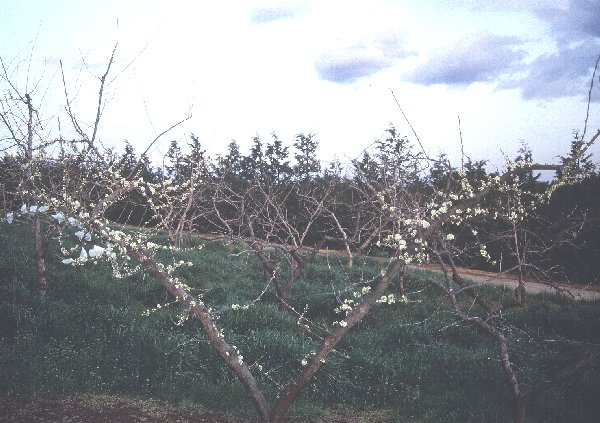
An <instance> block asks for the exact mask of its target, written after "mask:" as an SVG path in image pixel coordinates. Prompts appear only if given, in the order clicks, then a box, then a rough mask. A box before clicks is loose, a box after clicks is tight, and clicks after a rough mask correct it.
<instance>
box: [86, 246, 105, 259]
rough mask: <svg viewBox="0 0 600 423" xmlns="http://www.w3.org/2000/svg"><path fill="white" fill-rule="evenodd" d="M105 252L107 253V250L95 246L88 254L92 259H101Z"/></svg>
mask: <svg viewBox="0 0 600 423" xmlns="http://www.w3.org/2000/svg"><path fill="white" fill-rule="evenodd" d="M105 251H106V249H105V248H102V247H100V246H98V245H94V246H93V247H92V248H91V249H90V251H89V252H88V254H89V256H90V257H92V258H95V257H100V256H101V255H102V254H104V252H105Z"/></svg>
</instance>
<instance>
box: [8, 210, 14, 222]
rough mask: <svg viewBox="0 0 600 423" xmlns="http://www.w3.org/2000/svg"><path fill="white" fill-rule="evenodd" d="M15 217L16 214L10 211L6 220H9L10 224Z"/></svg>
mask: <svg viewBox="0 0 600 423" xmlns="http://www.w3.org/2000/svg"><path fill="white" fill-rule="evenodd" d="M13 218H14V216H13V214H12V212H10V213H6V221H7V222H8V223H9V224H11V223H13Z"/></svg>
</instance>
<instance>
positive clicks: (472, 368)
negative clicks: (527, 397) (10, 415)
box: [0, 224, 600, 422]
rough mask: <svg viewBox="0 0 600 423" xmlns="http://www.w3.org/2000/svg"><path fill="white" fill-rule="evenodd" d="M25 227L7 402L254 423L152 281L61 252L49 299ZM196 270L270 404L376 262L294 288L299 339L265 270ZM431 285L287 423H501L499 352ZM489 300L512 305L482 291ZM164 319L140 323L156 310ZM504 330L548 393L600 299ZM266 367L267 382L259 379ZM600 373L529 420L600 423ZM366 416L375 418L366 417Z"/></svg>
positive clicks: (415, 282) (12, 278)
mask: <svg viewBox="0 0 600 423" xmlns="http://www.w3.org/2000/svg"><path fill="white" fill-rule="evenodd" d="M31 244H32V243H31V240H30V236H29V229H28V228H27V227H26V226H24V225H22V226H19V225H12V226H10V227H9V226H8V225H5V224H2V225H0V251H1V253H0V393H1V394H2V395H4V396H7V395H8V396H18V397H19V398H26V399H30V398H46V397H64V396H67V395H73V394H110V395H123V396H127V397H131V396H134V397H137V398H147V399H150V398H152V399H155V400H160V401H167V402H169V403H171V404H173V405H174V406H178V407H186V408H190V407H191V408H204V409H210V410H215V411H217V412H219V411H220V412H226V413H229V414H233V415H237V416H240V417H252V416H254V410H253V408H252V405H251V404H250V401H249V400H248V399H247V397H246V394H245V392H244V391H243V389H242V387H241V385H240V384H239V383H238V382H237V380H236V379H235V377H234V376H233V375H232V373H230V372H229V371H228V370H227V369H226V368H225V367H224V366H223V365H222V364H221V362H220V360H219V358H218V357H217V355H216V353H214V352H213V351H212V350H211V348H210V346H209V345H208V343H207V341H206V338H205V337H204V335H203V333H202V332H201V330H200V329H199V326H198V324H197V323H196V322H195V321H194V320H193V319H190V320H188V321H185V322H183V323H181V322H180V321H181V316H182V310H181V308H180V307H178V306H177V305H168V304H169V303H172V301H173V299H172V298H169V297H168V296H167V295H166V294H165V292H164V291H163V289H162V288H161V287H160V286H159V285H158V283H157V282H155V281H154V280H152V278H150V277H149V276H148V275H147V274H144V273H138V274H135V275H133V276H130V277H128V278H125V279H115V278H113V277H112V276H111V273H110V271H109V268H108V265H106V264H97V265H90V266H85V267H70V266H66V265H63V264H62V263H61V262H60V260H61V257H59V255H58V248H57V247H56V246H55V245H52V246H51V247H50V249H49V252H48V257H49V266H48V267H49V290H48V294H47V298H46V299H45V300H43V301H41V300H39V299H38V298H36V296H35V295H34V294H32V292H33V288H32V287H33V283H34V279H35V274H34V266H33V258H32V257H33V250H32V247H31ZM179 259H184V260H189V261H191V262H193V263H194V266H193V267H189V268H183V269H181V270H180V271H179V272H180V277H181V278H182V279H184V280H185V282H186V283H187V284H188V285H190V286H192V287H194V288H195V290H196V291H195V292H196V293H197V294H198V295H200V294H201V295H202V296H203V298H204V301H205V302H206V303H208V304H210V305H211V307H212V308H213V309H214V310H216V312H217V313H218V314H219V320H218V324H219V325H220V326H221V327H223V328H224V332H225V336H226V338H227V339H228V340H229V341H230V342H231V343H232V344H234V345H236V346H237V347H238V348H239V350H240V352H241V353H242V354H243V355H244V360H245V361H246V362H247V363H249V364H255V366H254V367H253V369H254V371H255V373H256V375H258V376H257V377H258V379H259V381H260V383H261V385H262V386H263V387H264V388H265V390H266V391H267V394H268V395H271V396H272V395H273V394H274V392H275V387H276V386H277V385H278V384H282V383H284V382H285V381H287V380H288V379H289V378H290V376H291V375H292V374H294V373H296V372H297V371H298V370H299V369H300V368H301V366H302V364H301V361H302V359H303V358H304V357H305V356H306V355H307V354H309V353H310V352H311V351H312V350H314V349H315V346H316V345H317V343H318V334H319V331H321V330H323V329H321V328H322V327H323V325H325V324H326V323H331V322H332V321H333V320H335V319H336V315H335V313H334V309H335V307H336V306H337V303H336V298H335V295H334V292H335V291H336V290H339V289H341V288H343V287H344V286H346V285H347V284H348V283H351V282H357V281H360V280H364V281H368V280H370V279H371V278H373V277H374V276H375V275H377V274H379V272H380V270H381V269H380V266H381V264H380V263H369V262H362V263H357V264H356V265H355V266H354V267H353V268H352V269H351V270H347V269H346V270H343V269H342V268H340V267H338V266H336V263H335V262H334V261H335V260H336V259H335V258H331V257H329V258H327V257H322V258H319V260H317V262H316V263H314V264H313V265H311V266H310V267H309V268H308V269H307V271H306V272H305V277H304V278H303V279H302V280H300V281H298V282H297V284H296V285H295V286H294V288H293V289H292V292H291V296H290V303H291V304H292V305H293V306H294V308H295V309H296V310H297V311H298V312H299V313H303V315H304V317H306V318H308V320H310V321H311V322H312V326H311V328H312V331H311V332H307V331H302V330H299V325H298V318H299V316H298V315H296V314H293V313H291V314H289V315H287V316H285V315H282V313H281V312H279V311H278V309H277V306H276V297H275V293H274V291H273V290H272V289H271V288H269V289H268V290H267V291H266V292H265V294H264V295H263V296H262V298H261V301H259V302H257V303H256V304H254V305H252V306H250V307H248V308H247V309H244V308H239V309H232V307H231V306H232V305H233V304H240V305H244V304H249V303H250V302H251V301H252V300H254V299H255V298H256V297H258V296H259V295H260V293H261V292H262V291H263V289H264V288H265V282H264V280H263V273H262V268H261V267H260V264H259V263H258V261H257V260H256V259H255V258H254V257H253V256H252V255H251V254H248V253H246V252H244V251H242V250H241V249H240V248H239V247H236V246H234V247H233V248H232V247H231V246H224V245H223V243H222V242H218V241H206V242H205V243H204V247H203V248H202V249H201V250H197V251H187V252H183V253H181V257H177V260H179ZM432 277H436V276H435V275H433V274H430V273H426V272H425V273H423V272H421V273H418V272H414V273H410V274H409V275H408V278H407V281H406V285H407V290H408V298H409V300H410V302H408V303H403V302H398V303H395V304H392V305H385V306H384V305H381V306H377V307H375V308H374V310H373V311H372V312H371V314H369V315H368V316H367V318H366V319H365V320H364V321H363V322H362V323H361V324H360V326H359V327H357V328H355V329H354V330H353V331H352V333H351V335H350V336H348V337H347V338H346V339H344V340H343V341H342V342H341V343H340V344H339V346H338V347H337V349H336V353H335V354H333V355H332V356H330V358H329V359H328V360H327V362H326V363H325V365H324V366H323V367H322V369H321V370H320V371H319V373H317V377H316V379H315V380H314V383H313V384H312V385H311V386H310V387H309V389H308V390H307V391H306V392H305V394H304V395H303V396H302V397H301V398H300V400H299V401H297V403H296V404H295V405H294V407H293V409H292V415H297V416H319V415H326V414H327V413H329V412H330V411H331V410H334V409H335V410H343V411H344V412H353V411H365V412H374V413H375V415H377V416H378V418H382V417H385V418H386V419H388V420H389V421H406V422H442V421H448V422H506V421H510V420H511V415H512V414H511V413H512V408H511V397H510V391H509V388H508V385H507V382H506V381H505V378H504V374H503V372H502V369H501V366H500V363H499V360H498V352H497V347H496V345H495V344H494V343H493V342H492V341H491V340H490V339H488V338H487V337H486V336H485V335H484V334H483V333H479V332H478V331H476V330H474V329H473V328H471V327H467V326H464V325H462V324H456V322H455V320H454V318H453V315H452V314H451V313H450V312H449V309H448V307H447V305H445V304H444V301H443V300H442V294H441V292H440V291H439V290H438V289H437V288H436V287H434V286H433V285H432V284H430V283H429V282H428V279H429V278H432ZM486 292H487V293H488V294H489V295H490V296H491V297H493V298H495V299H496V300H500V299H501V298H502V297H503V296H507V295H509V293H508V292H505V291H503V290H501V289H493V288H489V289H488V290H487V291H486ZM157 304H161V305H162V306H161V308H160V309H158V310H157V311H155V312H152V313H150V315H146V313H145V312H146V311H147V310H148V309H155V308H156V306H157ZM504 318H505V319H506V323H507V324H514V325H515V327H518V328H519V329H518V330H513V331H511V335H510V337H511V347H512V350H511V354H512V360H513V362H514V363H515V365H516V367H517V369H518V371H519V376H520V377H521V379H522V380H524V381H526V382H528V383H536V382H539V381H542V380H544V378H546V377H547V376H548V375H550V374H552V372H553V371H555V370H556V369H557V368H558V366H560V365H562V364H564V363H567V362H569V361H570V360H572V359H574V358H575V357H576V356H577V350H578V348H580V347H579V346H577V345H574V344H572V343H565V342H549V343H548V342H541V341H542V340H553V341H562V340H564V339H569V340H574V341H578V340H581V341H583V340H585V342H594V343H600V301H596V302H574V301H570V300H568V299H565V298H560V297H555V296H548V295H544V296H532V297H530V299H529V303H528V305H527V306H526V307H521V308H516V309H513V310H511V312H510V313H507V314H506V315H505V316H504ZM259 365H260V366H262V371H260V370H259V369H258V367H259ZM598 392H600V363H599V362H598V361H597V362H596V363H595V364H594V365H592V366H589V367H587V368H585V369H583V370H581V371H579V372H578V373H577V374H576V375H575V376H574V377H573V378H571V379H569V380H568V381H567V382H565V383H563V384H562V385H561V386H559V387H557V388H554V389H551V390H550V391H549V392H547V393H545V394H543V395H542V396H540V397H539V398H537V399H536V400H534V401H533V403H532V404H531V407H530V410H529V419H530V421H532V422H565V421H569V422H591V421H599V420H600V401H598ZM367 415H368V413H367Z"/></svg>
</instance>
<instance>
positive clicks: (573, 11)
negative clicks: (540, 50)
mask: <svg viewBox="0 0 600 423" xmlns="http://www.w3.org/2000/svg"><path fill="white" fill-rule="evenodd" d="M533 10H534V12H535V14H536V15H537V16H538V18H540V19H542V20H543V21H546V22H548V24H549V25H550V29H551V35H552V37H553V38H554V41H555V45H556V51H554V52H552V53H547V54H542V55H541V56H539V57H537V58H536V59H535V60H534V61H533V62H531V63H530V64H528V65H527V69H525V70H524V71H525V74H526V75H525V76H524V77H520V78H517V79H513V80H510V81H505V82H503V83H501V84H500V85H499V88H520V89H521V93H522V96H523V98H525V99H552V98H559V97H570V96H580V97H581V98H586V97H587V92H588V89H589V83H590V77H591V73H592V70H593V67H594V64H595V62H596V59H597V57H598V55H599V54H600V5H599V4H598V0H570V1H569V2H568V3H566V4H565V7H559V6H544V7H536V8H534V9H533Z"/></svg>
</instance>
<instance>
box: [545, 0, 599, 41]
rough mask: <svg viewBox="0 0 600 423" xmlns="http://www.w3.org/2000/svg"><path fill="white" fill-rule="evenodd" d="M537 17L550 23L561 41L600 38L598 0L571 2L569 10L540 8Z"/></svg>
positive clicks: (574, 0)
mask: <svg viewBox="0 0 600 423" xmlns="http://www.w3.org/2000/svg"><path fill="white" fill-rule="evenodd" d="M534 11H535V13H536V15H537V16H538V17H539V18H541V19H542V20H545V21H547V22H548V23H550V26H551V28H552V30H553V32H554V35H555V37H556V38H557V39H559V40H571V39H574V38H575V39H581V38H582V37H600V4H599V3H598V0H570V1H569V2H568V7H567V8H560V7H538V8H535V9H534Z"/></svg>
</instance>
